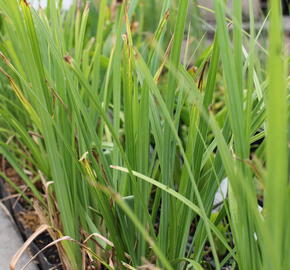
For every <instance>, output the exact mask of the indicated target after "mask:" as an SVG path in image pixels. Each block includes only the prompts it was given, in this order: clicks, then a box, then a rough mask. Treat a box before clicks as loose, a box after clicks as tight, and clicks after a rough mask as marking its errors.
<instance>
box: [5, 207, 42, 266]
mask: <svg viewBox="0 0 290 270" xmlns="http://www.w3.org/2000/svg"><path fill="white" fill-rule="evenodd" d="M22 245H23V240H22V238H21V236H20V234H19V232H18V230H17V228H16V226H15V225H14V223H13V222H12V220H11V218H10V217H9V216H8V215H7V214H6V213H5V212H4V210H3V208H2V206H1V205H0V269H1V270H8V269H9V264H10V261H11V259H12V257H13V255H14V254H15V253H16V252H17V250H18V249H19V248H21V246H22ZM28 261H29V256H28V254H27V253H25V254H24V255H23V256H22V257H21V258H20V260H19V262H18V264H17V265H16V268H15V270H19V269H21V267H23V266H24V265H25V264H26V263H27V262H28ZM25 269H26V270H37V269H38V267H37V266H36V265H34V264H33V263H31V264H30V265H29V266H28V267H27V268H25Z"/></svg>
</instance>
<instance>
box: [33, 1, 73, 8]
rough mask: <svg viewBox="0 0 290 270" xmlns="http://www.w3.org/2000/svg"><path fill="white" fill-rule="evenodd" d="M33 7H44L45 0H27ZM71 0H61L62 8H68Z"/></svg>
mask: <svg viewBox="0 0 290 270" xmlns="http://www.w3.org/2000/svg"><path fill="white" fill-rule="evenodd" d="M28 1H29V2H30V3H31V4H32V6H33V7H34V8H38V7H39V6H40V7H46V5H47V0H28ZM72 1H73V0H63V8H64V9H68V8H69V6H70V5H71V3H72Z"/></svg>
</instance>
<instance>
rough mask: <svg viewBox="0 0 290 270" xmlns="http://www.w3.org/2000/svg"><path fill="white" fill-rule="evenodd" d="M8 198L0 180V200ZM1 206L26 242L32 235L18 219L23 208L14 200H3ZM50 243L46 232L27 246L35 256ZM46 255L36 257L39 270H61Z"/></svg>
mask: <svg viewBox="0 0 290 270" xmlns="http://www.w3.org/2000/svg"><path fill="white" fill-rule="evenodd" d="M9 196H11V193H10V192H9V191H7V189H6V188H5V185H4V180H3V179H1V178H0V198H7V197H9ZM3 204H4V205H5V206H6V208H7V209H8V210H9V212H10V214H11V216H12V217H13V219H14V221H15V223H16V225H17V227H18V229H19V231H20V233H21V236H22V238H23V240H24V241H26V240H27V239H28V238H29V237H30V236H31V235H32V233H33V232H32V231H31V230H30V229H27V228H24V227H23V225H22V223H21V221H20V220H19V218H18V217H19V213H21V212H25V208H24V207H23V206H22V205H21V204H20V203H19V202H18V201H16V199H15V198H11V199H8V200H4V201H3ZM51 241H52V239H51V238H50V236H49V234H48V232H45V233H42V234H41V235H39V236H38V237H37V238H36V239H35V240H34V241H33V242H32V243H31V244H30V245H29V249H30V251H31V254H36V253H37V252H39V251H40V250H41V249H42V248H43V247H44V246H46V245H47V244H48V243H49V242H51ZM39 243H43V244H42V245H41V244H39ZM52 248H54V249H55V247H52ZM48 251H49V250H48ZM47 254H48V253H47V251H46V252H43V253H40V254H39V255H38V256H37V258H36V260H37V262H38V267H39V269H40V270H52V269H53V270H61V269H62V267H61V266H58V265H57V264H53V263H52V262H50V260H49V258H48V257H47V256H46V255H47Z"/></svg>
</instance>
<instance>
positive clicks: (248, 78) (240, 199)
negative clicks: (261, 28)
mask: <svg viewBox="0 0 290 270" xmlns="http://www.w3.org/2000/svg"><path fill="white" fill-rule="evenodd" d="M249 2H250V3H251V1H249ZM271 4H272V8H271V13H270V25H271V27H270V31H269V41H270V46H269V51H267V50H265V49H264V48H262V47H261V45H260V44H258V43H257V35H258V33H255V29H254V27H253V25H254V23H255V18H254V16H253V11H252V10H253V8H252V7H251V4H250V5H249V6H250V12H249V14H250V25H251V29H250V33H245V32H244V31H243V29H242V15H241V12H242V11H241V10H242V9H241V1H234V7H233V13H232V18H227V17H226V6H225V3H224V1H222V0H217V1H215V10H214V12H215V16H216V23H217V24H216V33H215V37H214V39H213V40H212V41H211V43H210V44H209V45H206V44H205V43H204V41H203V40H202V39H201V40H200V39H199V36H198V35H197V36H195V38H196V40H195V41H194V42H193V44H192V46H193V47H194V46H195V47H196V51H195V52H191V51H190V46H189V41H190V38H189V37H190V36H191V31H190V29H196V28H199V26H198V25H197V24H196V23H197V21H198V20H196V19H194V20H191V18H189V17H190V16H187V11H188V8H189V5H192V3H191V2H190V1H188V0H184V1H169V0H168V1H162V2H161V3H160V2H159V1H153V0H152V1H146V2H145V1H137V0H132V1H130V2H128V1H106V0H101V1H99V2H97V3H95V2H94V1H91V2H90V4H88V3H87V4H85V3H82V2H81V1H78V2H75V3H74V4H73V5H72V6H71V8H70V9H69V10H67V11H64V10H62V9H61V1H48V6H47V8H45V9H42V10H38V11H36V10H34V9H33V8H31V7H30V5H29V3H28V2H27V1H24V0H21V1H16V0H9V1H8V0H0V11H1V21H2V24H1V44H0V49H1V58H2V62H1V68H0V71H1V73H2V76H1V90H0V94H1V101H0V123H1V131H2V132H1V141H0V153H1V154H2V155H3V156H4V157H5V158H6V159H7V161H8V162H9V163H10V164H11V165H12V166H13V167H14V169H15V170H16V171H17V172H18V174H19V175H20V176H21V177H22V178H23V180H24V182H25V183H26V185H27V186H28V187H29V188H30V189H31V191H32V192H33V194H34V196H33V199H34V200H38V201H39V202H40V205H41V206H40V208H41V209H42V214H41V215H42V219H43V220H45V222H46V223H48V225H50V226H51V227H50V228H51V235H52V237H53V239H54V240H56V239H59V238H61V237H62V236H63V235H67V236H69V238H63V239H64V241H62V242H59V243H58V245H59V250H60V252H61V259H62V263H63V266H64V268H65V269H81V268H82V267H84V268H85V267H86V266H87V265H89V264H94V265H95V266H96V267H99V268H100V265H101V264H102V265H103V266H104V267H106V268H107V269H122V268H124V269H137V268H138V267H140V266H142V265H147V267H151V266H152V265H153V267H156V268H157V267H159V268H162V269H222V267H223V266H225V265H228V266H229V267H231V268H232V269H234V268H235V266H236V265H237V266H238V268H239V269H253V270H254V269H257V270H260V269H288V268H289V267H290V260H289V259H288V257H287V254H286V253H287V250H289V248H290V235H289V230H287V228H288V227H289V225H290V224H289V220H290V219H289V214H288V213H287V205H289V199H290V198H289V197H290V196H289V195H290V193H289V192H290V190H289V179H288V177H289V176H288V162H289V154H288V152H287V151H288V150H287V149H288V147H289V146H288V135H287V134H288V127H287V121H288V119H289V116H288V112H289V105H288V103H289V102H288V97H289V89H287V76H286V60H285V57H284V51H283V40H282V29H281V28H282V25H281V10H280V6H279V3H278V1H274V0H273V1H271ZM153 6H154V11H152V7H153ZM152 12H153V14H152ZM151 18H153V19H152V20H151ZM229 21H230V22H231V24H232V26H231V27H232V34H231V33H229V25H228V22H229ZM192 23H194V25H192ZM186 31H188V33H187V37H188V42H187V45H186V51H187V54H186V55H188V54H191V53H192V54H194V58H193V59H194V63H193V64H194V65H195V68H189V67H188V66H187V64H186V61H185V62H184V63H183V64H182V62H181V61H180V55H181V51H182V44H183V43H184V39H185V37H186V35H185V32H186ZM168 33H171V34H168ZM193 34H194V33H193ZM201 45H202V46H201ZM265 52H266V53H265ZM261 54H262V55H263V57H265V58H267V59H268V61H267V62H268V64H267V66H265V65H264V64H263V63H259V61H258V60H259V59H258V57H259V56H260V55H261ZM193 70H194V72H193ZM217 99H218V100H221V101H222V104H223V106H222V107H221V108H219V109H213V108H215V106H216V103H217ZM255 142H260V143H259V144H258V148H257V149H256V150H255V152H254V153H253V150H252V147H251V146H252V145H253V144H254V143H255ZM24 169H26V170H29V171H30V172H31V175H33V176H36V177H37V176H40V177H39V178H40V179H41V180H42V184H43V190H39V189H37V188H36V186H35V181H34V180H33V179H31V178H29V177H28V176H27V175H26V174H25V171H24ZM225 177H227V178H228V181H229V190H228V196H227V197H226V198H224V201H223V203H222V207H221V208H220V209H219V210H218V212H217V213H213V212H212V209H213V203H214V197H215V193H216V192H217V190H218V187H219V184H220V183H221V181H222V180H223V179H224V178H225ZM4 178H6V177H4ZM36 179H38V178H36ZM8 181H9V180H8ZM258 195H259V196H260V197H262V201H263V205H264V209H263V212H262V213H259V211H258V201H257V196H258ZM25 198H26V199H28V200H30V203H33V200H32V198H28V197H27V196H26V197H25ZM54 198H55V200H54ZM37 205H38V204H37ZM37 208H38V210H39V209H40V208H39V206H37ZM68 240H69V241H68ZM207 259H208V260H207ZM150 265H151V266H150Z"/></svg>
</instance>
